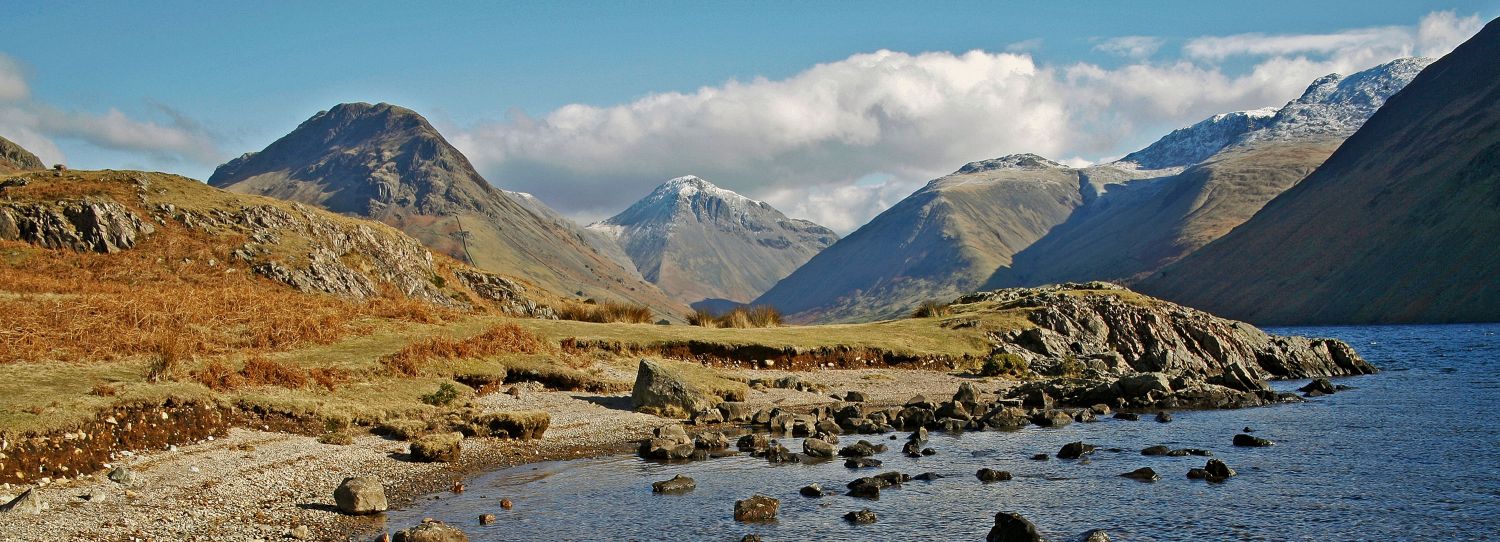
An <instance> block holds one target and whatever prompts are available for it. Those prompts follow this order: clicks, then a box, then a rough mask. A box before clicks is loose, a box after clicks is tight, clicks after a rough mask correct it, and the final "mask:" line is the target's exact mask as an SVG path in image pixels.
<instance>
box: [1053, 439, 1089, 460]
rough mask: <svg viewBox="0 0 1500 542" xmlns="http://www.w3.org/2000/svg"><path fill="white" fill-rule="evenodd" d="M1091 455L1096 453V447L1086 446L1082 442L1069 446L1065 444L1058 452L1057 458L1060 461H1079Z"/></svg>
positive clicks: (1069, 444)
mask: <svg viewBox="0 0 1500 542" xmlns="http://www.w3.org/2000/svg"><path fill="white" fill-rule="evenodd" d="M1091 453H1094V445H1093V444H1084V443H1083V442H1081V441H1080V442H1069V443H1067V444H1064V445H1063V447H1062V449H1060V450H1058V451H1057V458H1058V459H1078V458H1080V457H1083V456H1085V455H1088V454H1091Z"/></svg>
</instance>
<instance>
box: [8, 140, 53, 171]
mask: <svg viewBox="0 0 1500 542" xmlns="http://www.w3.org/2000/svg"><path fill="white" fill-rule="evenodd" d="M35 169H47V166H46V165H44V164H42V161H41V159H39V158H37V157H36V155H35V154H31V151H28V150H26V149H25V148H22V147H21V146H20V145H17V144H15V143H14V142H12V141H11V140H9V139H5V138H3V137H0V173H10V172H17V171H29V170H35Z"/></svg>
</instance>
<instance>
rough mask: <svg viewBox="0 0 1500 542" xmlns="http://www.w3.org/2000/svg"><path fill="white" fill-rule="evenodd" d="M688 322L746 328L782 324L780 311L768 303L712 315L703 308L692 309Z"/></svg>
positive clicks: (719, 326)
mask: <svg viewBox="0 0 1500 542" xmlns="http://www.w3.org/2000/svg"><path fill="white" fill-rule="evenodd" d="M688 323H689V324H692V325H695V326H699V327H712V328H733V329H748V328H762V327H778V326H780V325H781V324H782V318H781V311H779V310H776V308H775V307H771V306H769V305H756V306H753V307H735V308H734V309H731V310H730V311H729V312H726V313H724V314H721V315H718V316H714V315H713V313H710V312H708V311H705V310H701V309H700V310H697V311H694V312H693V314H691V315H689V316H688Z"/></svg>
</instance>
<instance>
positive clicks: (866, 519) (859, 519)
mask: <svg viewBox="0 0 1500 542" xmlns="http://www.w3.org/2000/svg"><path fill="white" fill-rule="evenodd" d="M878 519H879V518H878V517H877V516H876V515H875V512H873V511H871V510H870V509H869V508H865V509H863V510H857V511H854V512H850V513H848V514H844V521H847V522H849V523H853V524H855V525H868V524H871V523H875V522H876V521H877V520H878Z"/></svg>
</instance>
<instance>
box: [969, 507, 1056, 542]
mask: <svg viewBox="0 0 1500 542" xmlns="http://www.w3.org/2000/svg"><path fill="white" fill-rule="evenodd" d="M984 540H985V542H1047V539H1045V538H1042V535H1041V533H1038V532H1037V531H1036V525H1032V524H1031V522H1030V521H1028V520H1027V519H1026V518H1024V517H1021V515H1020V514H1017V513H1015V512H1000V513H998V514H995V526H994V527H992V528H991V529H990V534H989V535H988V536H985V537H984Z"/></svg>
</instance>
